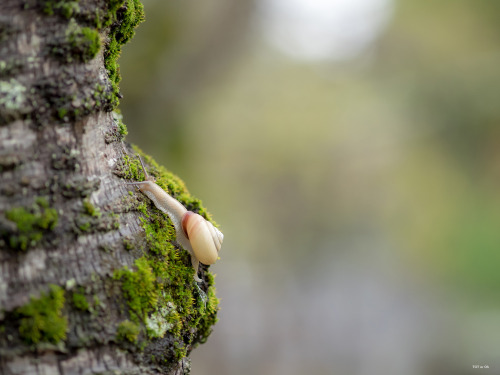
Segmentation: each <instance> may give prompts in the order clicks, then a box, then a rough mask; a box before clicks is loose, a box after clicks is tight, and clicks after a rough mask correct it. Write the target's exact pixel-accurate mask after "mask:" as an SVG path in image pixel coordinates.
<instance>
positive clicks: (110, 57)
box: [104, 0, 145, 108]
mask: <svg viewBox="0 0 500 375" xmlns="http://www.w3.org/2000/svg"><path fill="white" fill-rule="evenodd" d="M144 18H145V17H144V9H143V6H142V4H141V2H140V1H139V0H111V1H109V2H108V13H107V14H106V15H105V19H106V21H105V22H104V25H105V26H107V25H112V26H111V30H110V33H109V42H108V44H107V46H106V50H105V51H104V65H105V67H106V69H107V71H108V75H109V79H110V81H111V86H112V91H113V94H112V106H113V108H115V107H116V106H117V105H118V98H119V97H120V93H119V88H118V84H119V83H120V80H121V77H120V71H119V65H118V63H117V60H118V57H119V56H120V53H121V47H122V45H123V44H125V43H127V42H128V41H129V40H130V39H131V38H132V37H133V36H134V33H135V31H134V29H135V28H136V27H137V26H138V25H139V23H141V22H142V21H144Z"/></svg>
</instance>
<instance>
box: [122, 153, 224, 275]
mask: <svg viewBox="0 0 500 375" xmlns="http://www.w3.org/2000/svg"><path fill="white" fill-rule="evenodd" d="M139 160H140V161H141V166H142V170H143V171H144V176H145V178H146V180H145V181H141V182H132V183H128V185H136V186H137V187H138V188H139V190H140V191H141V192H142V193H143V194H144V195H146V196H147V197H148V198H149V199H151V200H152V201H153V203H154V205H155V206H156V208H158V209H159V210H160V211H162V212H163V213H165V214H166V215H168V217H169V218H170V220H172V223H173V225H174V228H175V233H176V236H177V242H178V243H179V244H180V245H181V246H182V247H183V248H184V249H186V250H187V251H188V252H189V254H190V255H191V264H192V265H193V268H194V270H195V274H194V279H195V280H196V281H198V282H200V281H201V279H200V278H199V277H198V268H199V264H200V262H201V263H203V264H207V265H210V264H214V263H215V262H216V260H217V258H218V253H219V250H220V248H221V245H222V241H223V239H224V235H223V234H222V233H221V232H220V231H219V230H218V229H217V228H215V227H214V226H213V224H212V223H211V222H209V221H207V220H205V218H204V217H203V216H201V215H199V214H197V213H194V212H192V211H188V210H187V209H186V208H185V207H184V206H183V205H182V204H181V203H180V202H179V201H178V200H177V199H175V198H173V197H172V196H170V195H169V194H168V193H167V192H166V191H165V190H163V189H162V188H161V187H160V186H158V185H157V184H156V183H155V182H154V179H153V178H152V177H149V176H148V174H147V172H146V168H145V167H144V163H143V162H142V159H141V158H140V157H139Z"/></svg>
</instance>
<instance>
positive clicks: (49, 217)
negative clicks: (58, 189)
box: [4, 198, 58, 250]
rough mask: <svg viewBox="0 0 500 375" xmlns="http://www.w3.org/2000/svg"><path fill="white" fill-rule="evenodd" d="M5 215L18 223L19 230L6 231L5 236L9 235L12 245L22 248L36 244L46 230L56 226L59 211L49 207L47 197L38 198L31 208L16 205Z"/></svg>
mask: <svg viewBox="0 0 500 375" xmlns="http://www.w3.org/2000/svg"><path fill="white" fill-rule="evenodd" d="M5 217H6V218H7V219H8V220H10V221H12V222H14V223H15V224H16V226H17V232H15V233H9V234H6V233H4V236H6V235H7V236H8V241H9V245H10V247H12V248H14V249H21V250H26V249H27V248H28V247H30V246H35V245H36V244H37V243H38V242H39V241H40V240H41V239H42V238H43V234H44V232H45V231H52V230H53V229H54V228H55V227H56V225H57V220H58V214H57V211H56V210H55V209H54V208H48V202H47V200H46V199H45V198H38V199H36V201H35V203H34V204H33V206H32V207H31V208H26V207H14V208H12V209H10V210H8V211H6V212H5Z"/></svg>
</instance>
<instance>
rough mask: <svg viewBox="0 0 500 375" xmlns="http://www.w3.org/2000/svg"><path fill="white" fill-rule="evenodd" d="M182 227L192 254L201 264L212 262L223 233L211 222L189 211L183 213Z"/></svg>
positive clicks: (215, 258)
mask: <svg viewBox="0 0 500 375" xmlns="http://www.w3.org/2000/svg"><path fill="white" fill-rule="evenodd" d="M182 229H183V230H184V233H185V234H186V237H187V238H188V239H189V242H190V243H191V247H192V249H193V252H194V256H195V257H196V258H197V259H198V260H199V261H200V262H201V263H203V264H214V263H215V261H216V260H217V257H218V253H219V250H220V247H221V245H222V241H223V239H224V235H223V234H222V233H221V232H220V231H219V230H218V229H217V228H215V227H214V226H213V225H212V223H210V222H209V221H207V220H205V219H204V218H203V217H202V216H200V215H198V214H195V213H194V212H191V211H187V212H186V213H185V214H184V217H183V218H182Z"/></svg>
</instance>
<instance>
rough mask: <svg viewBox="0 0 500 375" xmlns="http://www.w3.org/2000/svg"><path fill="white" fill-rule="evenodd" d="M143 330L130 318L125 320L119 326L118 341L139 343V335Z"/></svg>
mask: <svg viewBox="0 0 500 375" xmlns="http://www.w3.org/2000/svg"><path fill="white" fill-rule="evenodd" d="M140 332H141V328H140V327H139V325H137V324H136V323H134V322H131V321H130V320H124V321H123V322H121V323H120V325H119V326H118V329H117V331H116V340H117V341H129V342H131V343H133V344H135V343H137V337H138V336H139V333H140Z"/></svg>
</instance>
